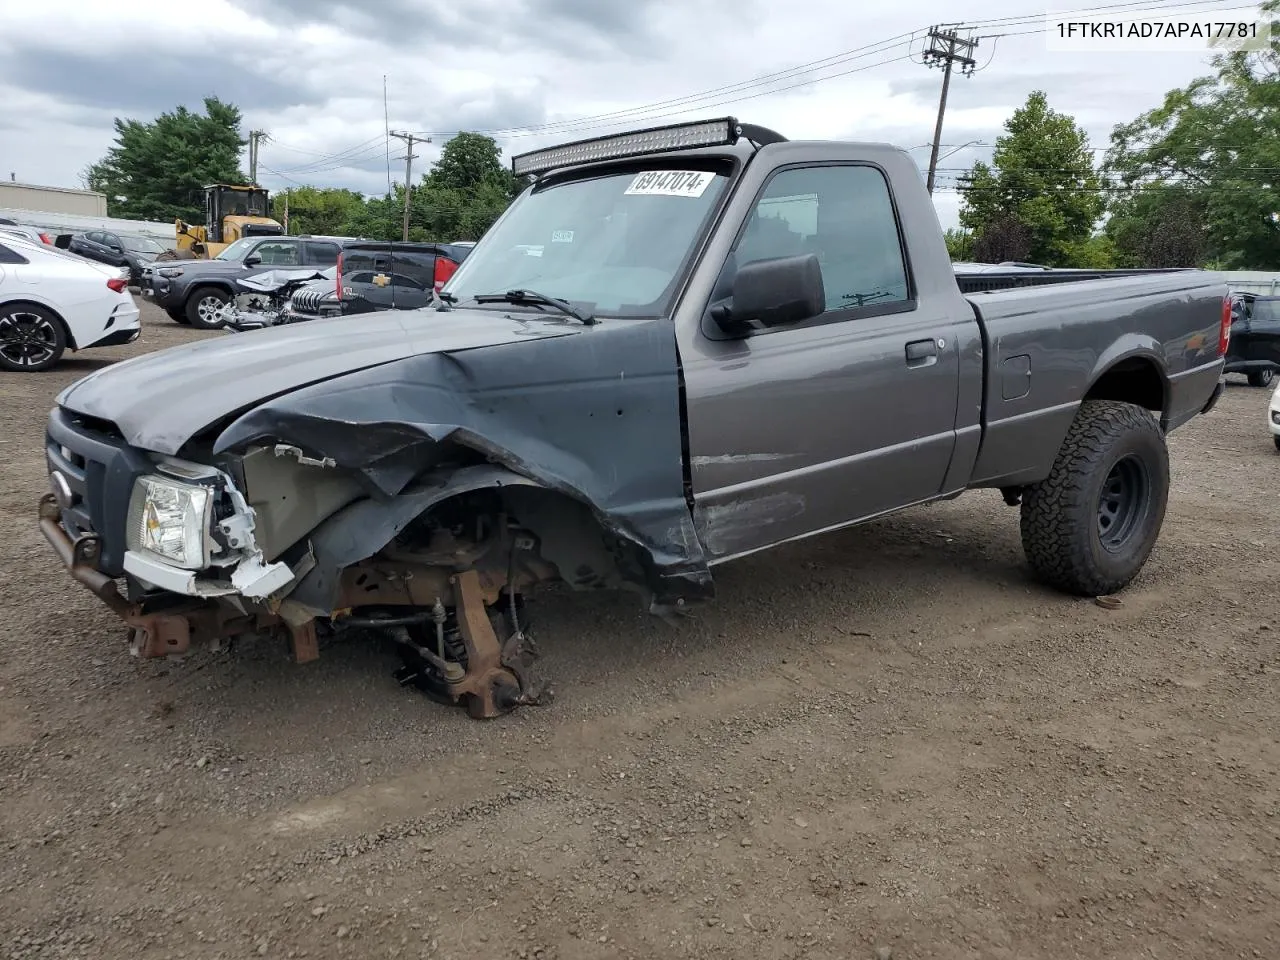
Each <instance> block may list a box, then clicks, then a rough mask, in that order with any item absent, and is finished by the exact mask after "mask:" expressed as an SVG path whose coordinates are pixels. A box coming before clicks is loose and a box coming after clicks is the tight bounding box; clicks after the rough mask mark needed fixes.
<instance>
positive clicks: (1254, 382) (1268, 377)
mask: <svg viewBox="0 0 1280 960" xmlns="http://www.w3.org/2000/svg"><path fill="white" fill-rule="evenodd" d="M1275 378H1276V372H1275V371H1274V370H1272V369H1271V368H1270V367H1267V368H1266V369H1265V370H1251V371H1250V372H1249V386H1251V387H1269V386H1271V381H1272V380H1274V379H1275Z"/></svg>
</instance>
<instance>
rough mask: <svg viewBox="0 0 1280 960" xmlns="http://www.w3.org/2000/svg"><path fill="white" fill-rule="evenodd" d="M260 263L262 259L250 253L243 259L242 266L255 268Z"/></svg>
mask: <svg viewBox="0 0 1280 960" xmlns="http://www.w3.org/2000/svg"><path fill="white" fill-rule="evenodd" d="M261 262H262V257H261V256H259V255H258V254H256V253H251V254H249V255H248V256H247V257H245V258H244V265H245V266H246V267H256V266H257V265H258V264H260V263H261Z"/></svg>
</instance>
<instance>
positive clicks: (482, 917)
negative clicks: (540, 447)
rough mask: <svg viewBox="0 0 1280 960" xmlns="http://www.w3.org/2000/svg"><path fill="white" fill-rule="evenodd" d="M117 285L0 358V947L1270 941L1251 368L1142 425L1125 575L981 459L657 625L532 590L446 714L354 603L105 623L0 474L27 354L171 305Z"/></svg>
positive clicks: (1279, 823)
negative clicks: (1042, 546) (319, 627)
mask: <svg viewBox="0 0 1280 960" xmlns="http://www.w3.org/2000/svg"><path fill="white" fill-rule="evenodd" d="M144 319H145V320H146V321H148V322H149V323H150V326H148V328H147V329H146V332H145V334H144V338H143V339H142V341H141V342H139V343H137V344H134V345H133V346H131V347H128V348H122V349H119V350H111V351H105V352H103V353H100V354H93V353H86V354H85V355H84V356H83V357H81V358H76V359H72V360H71V361H69V362H68V363H66V364H65V365H64V366H63V367H62V368H61V369H60V370H58V371H56V372H54V373H51V374H45V375H34V376H33V375H28V376H14V375H5V378H4V379H0V395H2V396H3V403H2V404H0V457H2V458H3V460H2V462H3V464H4V468H3V474H2V475H0V511H2V513H0V522H2V523H3V527H4V529H5V531H6V533H5V535H4V537H3V538H0V572H2V573H3V581H4V584H5V587H6V592H5V597H4V601H3V614H4V619H5V622H6V623H7V624H8V625H9V626H8V629H7V630H6V631H5V632H4V634H3V638H2V639H0V644H2V646H0V957H4V958H35V957H41V958H44V957H94V958H115V957H127V958H130V960H144V958H175V957H192V958H197V957H198V958H213V957H226V958H233V957H257V956H266V957H352V958H372V957H405V958H416V957H441V958H443V957H457V958H462V957H467V958H488V957H494V958H503V957H517V958H542V960H552V958H565V960H568V958H587V957H592V958H595V957H661V958H664V960H665V958H671V957H699V958H702V957H714V958H733V960H741V958H762V960H770V958H779V960H781V958H800V957H805V958H840V960H848V958H875V957H887V956H892V957H894V958H899V960H907V958H917V957H975V958H976V957H982V958H1009V960H1013V958H1018V960H1028V958H1040V957H1044V958H1055V960H1056V958H1065V957H1114V958H1125V960H1129V958H1135V957H1154V958H1172V957H1194V958H1207V957H1267V958H1275V957H1278V956H1280V875H1278V874H1277V870H1276V866H1275V865H1276V863H1277V858H1278V857H1280V780H1278V779H1277V767H1278V765H1280V746H1278V745H1277V740H1276V731H1277V729H1278V727H1277V722H1278V721H1280V698H1278V697H1277V693H1280V682H1278V679H1277V678H1278V677H1280V625H1277V624H1276V616H1277V613H1278V612H1280V596H1278V595H1277V591H1276V589H1275V584H1276V582H1277V573H1278V572H1280V571H1278V567H1277V562H1276V560H1275V559H1274V554H1273V545H1274V544H1275V543H1276V542H1277V534H1278V533H1280V511H1278V510H1277V500H1276V490H1277V485H1276V481H1275V476H1276V471H1277V470H1280V457H1277V454H1276V451H1275V449H1274V448H1273V446H1272V443H1271V440H1270V438H1269V436H1268V435H1267V433H1266V429H1265V426H1264V423H1263V416H1264V410H1265V407H1266V400H1267V391H1263V390H1253V389H1249V388H1247V387H1244V386H1235V387H1233V388H1232V389H1231V390H1230V391H1229V392H1228V394H1227V396H1226V397H1225V398H1224V400H1223V402H1222V404H1221V405H1220V407H1219V408H1218V410H1217V411H1215V412H1214V413H1213V414H1212V415H1211V416H1209V417H1206V418H1203V419H1200V420H1197V421H1195V422H1194V423H1193V424H1191V425H1190V426H1188V427H1186V428H1185V429H1184V430H1182V431H1179V433H1178V434H1176V435H1175V438H1174V439H1173V440H1172V448H1173V455H1174V469H1175V489H1174V494H1173V498H1172V502H1171V505H1170V510H1169V516H1168V519H1167V521H1166V524H1165V529H1164V535H1163V538H1162V540H1161V542H1160V544H1159V545H1158V547H1157V549H1156V552H1155V554H1154V556H1153V558H1152V560H1151V562H1150V563H1149V565H1148V567H1147V570H1146V572H1145V573H1144V575H1143V576H1142V578H1141V579H1140V580H1139V581H1138V582H1137V583H1135V584H1134V585H1133V586H1132V587H1131V588H1130V589H1129V590H1128V591H1127V592H1126V594H1125V597H1124V606H1123V607H1122V608H1121V609H1117V610H1108V609H1104V608H1102V607H1099V606H1097V605H1095V604H1093V603H1092V602H1088V601H1076V600H1071V599H1065V598H1063V597H1061V596H1058V595H1055V594H1052V593H1049V592H1047V591H1045V590H1043V589H1041V588H1039V587H1037V586H1035V585H1034V584H1032V583H1031V582H1029V580H1028V578H1027V574H1026V572H1025V570H1024V568H1023V565H1022V562H1021V554H1020V548H1019V545H1018V529H1017V514H1016V511H1013V510H1010V509H1008V508H1007V507H1005V506H1004V505H1003V503H1002V502H1001V500H1000V498H999V497H998V496H997V495H995V494H986V493H983V494H975V495H971V496H969V497H965V498H962V499H961V500H959V501H957V502H954V503H950V504H944V505H940V506H937V507H934V508H929V509H925V510H920V511H916V512H913V513H909V514H905V515H903V516H901V517H898V518H894V519H891V520H888V521H885V522H881V523H878V524H874V525H872V526H868V527H866V528H863V529H860V530H856V531H851V532H847V533H844V534H837V535H834V536H831V537H829V538H827V539H825V540H821V541H815V542H812V543H809V544H804V545H800V546H795V547H792V548H788V549H783V550H780V551H776V552H772V553H769V554H767V555H764V556H761V557H759V558H756V559H751V560H748V561H744V562H741V563H739V564H737V565H735V566H731V567H730V568H726V569H723V570H722V572H721V576H720V581H719V582H720V590H721V598H720V600H719V601H718V603H717V604H716V605H714V606H713V607H710V608H707V609H705V610H703V611H700V613H699V616H698V617H697V619H696V620H694V621H693V622H691V623H690V624H688V625H687V626H685V627H683V628H680V629H675V628H671V627H668V626H666V625H665V624H663V623H661V622H659V621H655V620H651V619H650V618H648V617H647V616H646V615H645V614H643V613H642V612H641V611H640V610H638V609H637V604H636V602H635V600H634V599H632V598H628V597H617V598H613V597H601V598H589V599H583V598H572V599H570V598H567V597H563V596H557V595H551V596H547V597H544V598H543V599H541V600H539V601H537V602H536V603H534V604H533V605H532V610H533V613H534V615H535V616H536V617H537V627H538V633H539V635H540V637H541V638H542V647H543V649H544V653H545V659H544V661H543V664H542V668H543V671H544V674H546V675H549V676H551V677H552V678H553V679H554V681H555V687H556V691H557V694H558V696H557V699H556V700H555V702H554V703H553V704H551V705H549V706H544V707H530V708H525V709H524V710H523V711H521V712H518V713H517V714H514V715H512V716H509V717H506V718H503V719H501V720H497V721H493V722H489V723H477V722H475V721H472V720H469V719H468V718H467V717H466V715H465V714H464V713H463V712H461V711H455V710H450V709H448V708H445V707H441V706H438V705H436V704H434V703H432V702H430V701H428V700H426V699H425V698H423V697H422V696H421V695H420V694H417V693H414V692H411V691H409V690H403V689H400V688H399V687H397V685H396V684H395V682H394V681H393V680H392V678H391V671H392V669H393V668H394V666H395V665H396V663H395V660H394V658H393V657H390V656H389V655H388V653H387V652H386V651H383V650H379V649H373V648H370V647H365V646H361V645H356V644H352V643H347V644H342V645H335V646H333V647H331V648H329V649H327V650H325V652H324V656H323V657H322V659H321V660H320V661H319V662H318V663H314V664H310V665H307V666H304V667H297V666H293V665H291V664H290V663H289V662H288V661H287V658H286V651H284V650H283V649H278V648H276V647H275V645H274V644H258V645H247V646H242V647H240V648H237V649H236V650H234V651H232V652H230V653H224V654H219V655H212V654H205V655H198V656H194V657H192V658H190V659H188V660H186V661H183V662H178V663H170V662H148V663H140V662H138V661H136V660H133V659H131V658H130V657H129V655H128V653H127V651H126V649H125V647H124V644H123V639H124V631H123V629H122V627H121V626H120V624H119V623H118V622H117V621H115V620H114V619H113V618H112V617H111V616H110V615H109V614H108V612H107V611H106V609H105V608H104V607H102V606H101V605H99V604H98V603H97V601H95V600H93V599H92V598H91V597H90V595H89V594H88V593H87V592H86V591H84V590H83V589H81V588H80V587H78V586H76V585H74V584H73V583H72V581H71V580H70V578H69V577H67V576H66V575H65V574H64V573H63V572H62V571H61V570H60V568H59V567H58V564H57V562H56V561H55V559H54V558H53V555H52V553H51V552H50V550H49V549H48V548H47V546H46V544H45V543H44V541H43V540H42V538H41V537H40V536H39V534H38V532H37V530H36V526H35V505H36V501H37V500H38V498H39V497H40V495H41V494H42V493H43V492H44V490H45V481H44V467H43V459H42V455H41V439H42V424H43V419H44V417H45V415H46V413H47V411H48V409H49V407H50V405H51V403H52V400H53V397H54V395H55V393H56V392H57V390H58V389H59V388H60V387H62V386H63V385H65V384H67V383H69V382H71V381H72V380H74V379H76V378H78V377H80V376H83V375H84V374H86V373H87V372H89V371H90V370H93V369H96V368H97V367H99V366H102V365H103V364H105V363H107V362H110V361H111V360H114V359H119V358H122V357H124V356H128V355H132V354H135V353H138V352H141V351H147V350H152V349H157V348H159V347H162V346H166V345H169V344H173V343H177V342H181V341H183V340H185V339H191V338H193V337H194V336H197V334H193V333H191V332H190V331H185V330H182V329H181V328H178V327H176V326H175V325H173V324H172V323H171V322H170V321H169V320H168V319H167V318H164V317H163V316H159V315H157V314H156V313H155V311H153V310H150V309H146V310H145V311H144ZM206 335H207V334H206ZM213 335H214V336H220V335H221V334H213Z"/></svg>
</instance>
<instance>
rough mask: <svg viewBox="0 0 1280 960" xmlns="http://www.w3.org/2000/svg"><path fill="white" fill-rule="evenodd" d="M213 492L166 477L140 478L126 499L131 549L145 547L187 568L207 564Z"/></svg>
mask: <svg viewBox="0 0 1280 960" xmlns="http://www.w3.org/2000/svg"><path fill="white" fill-rule="evenodd" d="M212 514H213V491H212V490H211V489H210V488H209V487H205V486H200V485H196V484H186V483H177V482H175V481H173V480H169V479H167V478H165V477H158V476H145V477H139V478H138V481H137V483H135V484H134V487H133V495H132V496H131V497H130V499H129V529H128V536H127V542H128V547H129V549H130V550H145V551H147V552H148V553H151V554H153V555H154V556H156V557H159V558H160V559H162V560H166V561H168V562H169V563H172V564H174V565H176V566H179V567H182V568H183V569H186V570H200V569H203V568H204V567H206V566H208V564H209V552H210V550H211V547H212V544H211V536H210V533H209V529H210V521H211V519H212Z"/></svg>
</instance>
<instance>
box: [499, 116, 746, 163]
mask: <svg viewBox="0 0 1280 960" xmlns="http://www.w3.org/2000/svg"><path fill="white" fill-rule="evenodd" d="M741 135H742V128H741V126H740V125H739V124H738V121H737V120H735V119H734V118H733V117H724V118H722V119H719V120H699V121H697V122H695V123H673V124H670V125H669V126H665V127H650V128H648V129H646V130H632V131H630V132H628V133H619V134H615V135H613V136H610V137H593V138H591V139H589V140H575V141H574V142H573V143H566V144H563V145H562V146H559V147H548V148H547V149H545V150H531V151H529V152H528V153H522V154H519V155H518V156H514V157H512V158H511V172H512V173H514V174H515V175H516V176H517V177H523V176H525V175H527V174H531V173H532V174H537V173H543V172H545V171H547V170H553V169H555V168H556V167H564V166H570V165H572V164H578V163H590V162H592V161H593V160H614V159H617V158H619V157H642V156H644V155H646V154H650V153H665V152H666V151H668V150H692V149H694V148H696V147H718V146H721V145H722V144H732V143H736V142H737V141H738V138H739V137H740V136H741Z"/></svg>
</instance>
